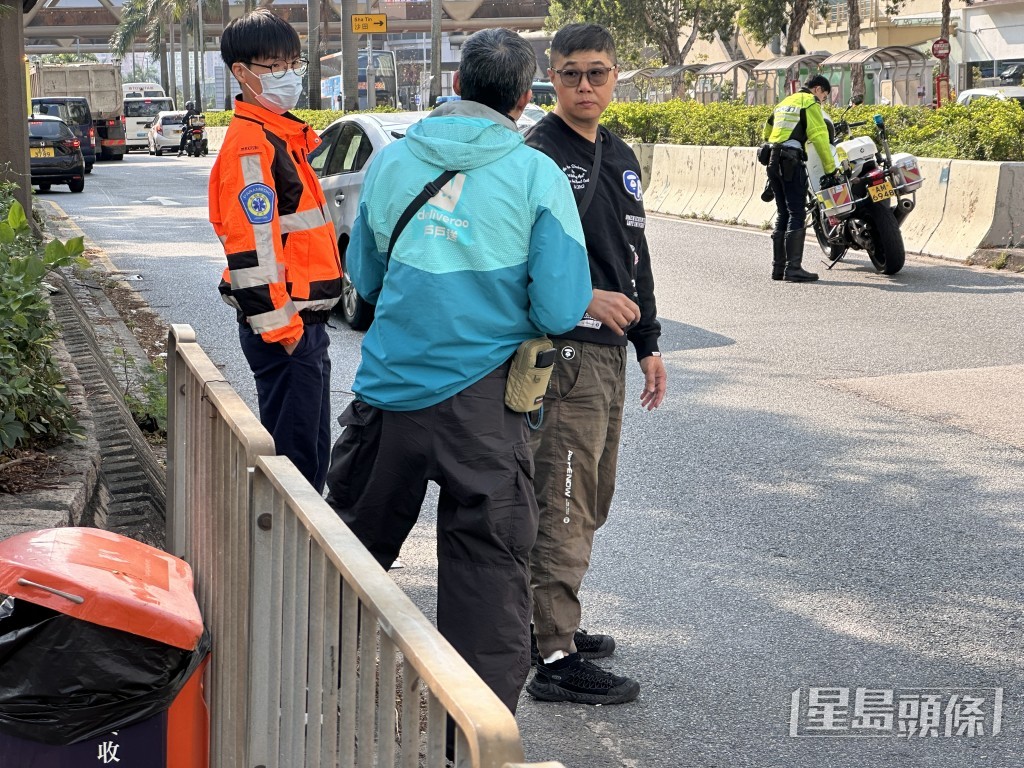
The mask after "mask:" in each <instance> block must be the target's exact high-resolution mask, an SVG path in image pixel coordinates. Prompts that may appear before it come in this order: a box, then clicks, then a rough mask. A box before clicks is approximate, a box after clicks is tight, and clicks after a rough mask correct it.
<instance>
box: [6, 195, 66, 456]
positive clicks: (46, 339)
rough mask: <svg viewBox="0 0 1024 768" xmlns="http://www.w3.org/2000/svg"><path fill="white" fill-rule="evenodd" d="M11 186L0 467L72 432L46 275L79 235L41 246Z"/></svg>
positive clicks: (59, 264) (61, 262)
mask: <svg viewBox="0 0 1024 768" xmlns="http://www.w3.org/2000/svg"><path fill="white" fill-rule="evenodd" d="M15 190H16V187H15V186H14V185H13V184H10V183H3V184H0V465H2V464H3V463H4V462H5V458H4V457H5V455H8V454H9V453H10V452H11V451H12V450H14V449H18V448H42V447H46V446H48V445H53V444H56V443H59V442H60V441H61V440H63V439H64V438H65V437H66V436H67V435H68V434H74V433H76V432H77V431H78V424H77V422H76V421H75V415H74V409H73V408H72V406H71V403H70V402H69V401H68V399H67V394H66V391H65V388H64V384H63V383H62V381H61V379H62V377H61V371H60V369H59V368H58V367H57V364H56V362H55V361H54V360H53V357H52V355H51V350H50V345H51V343H52V342H53V341H54V339H56V338H57V336H58V335H59V329H58V327H57V324H56V323H55V322H54V320H53V319H52V318H51V317H50V304H49V301H48V300H47V296H46V291H45V290H44V286H43V280H44V279H45V277H46V274H47V273H48V272H49V271H50V270H51V269H55V268H56V267H62V266H68V265H70V264H73V263H75V262H76V261H77V259H78V257H79V256H80V255H81V253H82V251H83V250H84V248H83V244H82V238H80V237H76V238H74V239H72V240H69V241H68V242H67V243H62V242H61V241H60V240H51V241H50V242H49V243H48V244H47V245H46V246H45V247H44V245H43V243H42V242H41V241H40V240H39V239H38V238H37V237H36V236H35V235H34V234H33V232H32V230H31V229H30V227H29V222H28V218H27V217H26V215H25V210H24V208H22V207H21V203H19V202H18V201H17V200H15V199H14V192H15Z"/></svg>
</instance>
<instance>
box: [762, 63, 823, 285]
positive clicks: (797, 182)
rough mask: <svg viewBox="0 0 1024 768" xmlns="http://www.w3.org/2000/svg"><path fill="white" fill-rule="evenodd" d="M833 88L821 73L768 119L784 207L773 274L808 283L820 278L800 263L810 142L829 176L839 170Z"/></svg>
mask: <svg viewBox="0 0 1024 768" xmlns="http://www.w3.org/2000/svg"><path fill="white" fill-rule="evenodd" d="M831 92H832V84H831V83H829V81H828V78H826V77H823V76H822V75H815V76H814V77H812V78H810V79H809V80H808V81H807V82H806V83H805V84H804V87H803V88H801V89H800V90H799V91H797V92H796V93H794V94H792V95H791V96H787V97H786V98H785V99H783V100H782V101H780V102H779V103H778V105H777V106H776V107H775V110H774V111H773V112H772V114H771V115H770V116H769V117H768V121H767V122H766V123H765V125H764V131H763V136H764V139H765V141H767V142H768V143H769V144H771V155H770V159H769V162H768V184H769V186H770V187H771V191H772V192H773V193H774V195H775V205H776V206H777V207H778V209H779V216H778V219H777V220H776V222H775V232H774V233H773V234H772V246H773V260H772V280H786V281H788V282H791V283H806V282H810V281H812V280H817V279H818V276H817V275H816V274H815V273H813V272H807V271H806V270H804V269H803V268H802V267H801V264H800V263H801V261H802V260H803V256H804V234H805V233H804V224H805V222H806V217H807V207H806V200H807V169H806V168H805V166H804V161H805V160H806V159H807V153H806V150H805V145H807V144H811V145H813V148H814V150H816V151H817V152H818V155H819V156H820V157H821V162H822V165H823V167H824V169H825V174H826V176H831V175H832V174H833V173H835V170H836V165H835V161H834V160H833V158H832V150H831V147H830V146H829V131H828V126H827V125H826V124H825V114H824V112H823V111H822V109H821V103H822V102H823V101H826V100H827V99H828V98H829V94H830V93H831Z"/></svg>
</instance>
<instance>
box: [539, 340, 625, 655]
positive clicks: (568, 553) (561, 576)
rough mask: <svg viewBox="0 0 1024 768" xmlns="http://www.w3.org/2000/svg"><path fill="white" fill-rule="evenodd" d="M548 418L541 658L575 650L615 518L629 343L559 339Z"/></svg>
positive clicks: (542, 471) (542, 448)
mask: <svg viewBox="0 0 1024 768" xmlns="http://www.w3.org/2000/svg"><path fill="white" fill-rule="evenodd" d="M555 346H556V347H557V348H558V351H559V353H558V357H556V358H555V368H554V371H553V372H552V374H551V383H550V384H549V385H548V391H547V396H546V397H545V398H544V421H543V422H542V424H541V428H540V429H538V430H536V431H535V432H533V433H532V434H531V436H530V438H531V447H532V448H533V460H534V462H535V464H536V468H537V469H536V473H535V480H534V485H535V487H536V492H537V501H538V505H539V507H540V526H539V527H538V533H537V543H536V544H535V545H534V547H533V551H532V552H531V553H530V569H531V578H532V581H531V584H532V587H533V624H534V633H535V634H536V635H537V647H538V648H539V649H540V653H541V655H542V656H544V657H547V656H550V655H551V654H553V653H554V652H555V651H565V652H566V653H572V652H573V651H575V650H576V647H575V645H574V643H573V635H574V634H575V632H576V630H577V629H579V628H580V612H581V608H580V598H579V593H580V586H581V585H582V583H583V577H584V576H585V575H586V573H587V569H588V568H589V567H590V554H591V551H592V550H593V548H594V534H595V533H596V531H597V529H598V528H600V527H601V526H602V525H604V523H605V521H606V520H607V519H608V512H609V510H610V509H611V506H612V497H613V496H614V494H615V469H616V465H617V463H618V457H619V437H620V435H621V433H622V409H623V404H624V402H625V392H626V348H625V347H618V346H609V345H606V344H586V343H583V342H579V341H566V340H557V341H555Z"/></svg>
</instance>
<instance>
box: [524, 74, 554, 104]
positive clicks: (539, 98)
mask: <svg viewBox="0 0 1024 768" xmlns="http://www.w3.org/2000/svg"><path fill="white" fill-rule="evenodd" d="M530 90H532V91H533V103H534V104H536V105H537V106H540V107H553V106H555V102H557V101H558V96H557V95H556V94H555V86H553V85H552V84H551V83H548V82H544V81H541V80H538V81H537V82H535V83H534V84H533V85H531V86H530Z"/></svg>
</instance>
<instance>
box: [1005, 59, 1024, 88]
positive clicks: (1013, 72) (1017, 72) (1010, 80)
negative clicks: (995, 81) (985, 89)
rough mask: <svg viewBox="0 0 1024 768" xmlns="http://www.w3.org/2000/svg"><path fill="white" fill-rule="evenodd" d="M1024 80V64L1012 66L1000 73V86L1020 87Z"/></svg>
mask: <svg viewBox="0 0 1024 768" xmlns="http://www.w3.org/2000/svg"><path fill="white" fill-rule="evenodd" d="M1022 80H1024V64H1011V65H1010V66H1008V67H1007V68H1006V69H1004V70H1003V71H1002V72H1000V73H999V84H1000V85H1020V84H1021V81H1022Z"/></svg>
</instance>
